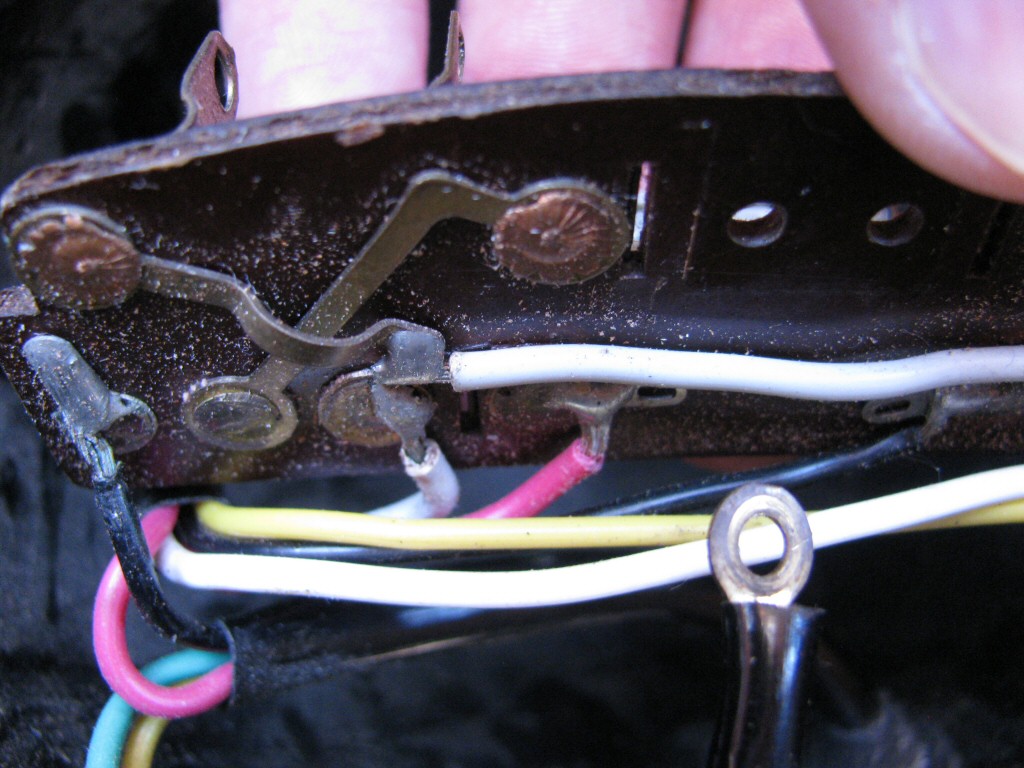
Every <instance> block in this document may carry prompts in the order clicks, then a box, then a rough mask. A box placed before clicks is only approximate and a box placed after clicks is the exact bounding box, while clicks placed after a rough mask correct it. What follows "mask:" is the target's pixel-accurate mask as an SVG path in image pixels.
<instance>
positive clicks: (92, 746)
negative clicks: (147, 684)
mask: <svg viewBox="0 0 1024 768" xmlns="http://www.w3.org/2000/svg"><path fill="white" fill-rule="evenodd" d="M229 659H230V657H229V656H228V655H227V654H226V653H211V652H210V651H199V650H195V649H192V648H190V649H188V650H185V651H178V652H177V653H172V654H171V655H169V656H164V657H163V658H162V659H157V660H156V661H154V662H152V663H151V664H147V665H146V666H145V667H144V668H143V669H142V674H143V675H145V676H146V678H148V679H149V680H151V681H152V682H153V683H156V684H158V685H172V684H174V683H179V682H181V681H182V680H188V679H190V678H193V677H196V676H197V675H203V674H206V673H207V672H209V671H210V670H212V669H214V668H216V667H217V666H219V665H221V664H223V663H224V662H225V661H228V660H229ZM134 714H135V712H134V710H133V709H132V708H131V706H130V705H129V704H128V702H126V701H125V700H124V699H122V698H121V697H120V696H118V695H117V694H114V695H113V696H111V697H110V698H109V699H108V700H107V703H106V705H105V706H104V707H103V710H102V711H101V712H100V716H99V717H98V718H97V719H96V725H95V727H94V728H93V731H92V738H91V739H90V741H89V749H88V751H87V752H86V756H85V768H117V766H119V765H120V764H121V755H122V753H123V751H124V744H125V739H126V738H127V736H128V731H129V729H130V728H131V725H132V716H133V715H134Z"/></svg>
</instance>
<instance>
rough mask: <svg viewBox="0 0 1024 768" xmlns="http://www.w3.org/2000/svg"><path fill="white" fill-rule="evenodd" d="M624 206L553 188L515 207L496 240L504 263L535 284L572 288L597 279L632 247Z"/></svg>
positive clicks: (498, 225) (503, 219)
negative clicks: (623, 210) (594, 278)
mask: <svg viewBox="0 0 1024 768" xmlns="http://www.w3.org/2000/svg"><path fill="white" fill-rule="evenodd" d="M628 238H629V228H628V226H627V222H626V217H625V216H624V215H623V213H622V210H621V208H619V206H618V205H616V204H615V202H613V201H612V200H610V199H609V198H607V197H606V196H604V195H603V194H601V193H599V192H596V191H591V190H587V189H579V188H571V189H551V190H546V191H543V192H538V193H535V194H534V195H531V197H530V198H528V199H527V200H526V201H525V202H523V203H520V204H519V205H515V206H513V207H512V208H509V210H508V211H506V212H505V214H504V215H503V216H502V217H501V218H500V219H499V220H498V222H497V223H496V224H495V225H494V234H493V236H492V238H491V241H492V243H493V246H494V254H495V257H496V259H497V262H498V264H499V265H501V266H502V267H504V268H505V269H507V270H508V271H509V272H511V273H512V274H513V275H515V276H516V277H519V278H522V279H524V280H529V281H530V282H532V283H545V284H547V285H569V284H571V283H581V282H583V281H584V280H589V279H591V278H593V277H597V276H598V275H600V274H601V273H602V272H604V271H605V270H607V269H608V268H609V267H610V266H611V265H612V264H614V263H615V262H616V261H618V260H619V257H620V256H622V253H623V251H624V250H625V249H626V246H627V245H628V243H629V240H628Z"/></svg>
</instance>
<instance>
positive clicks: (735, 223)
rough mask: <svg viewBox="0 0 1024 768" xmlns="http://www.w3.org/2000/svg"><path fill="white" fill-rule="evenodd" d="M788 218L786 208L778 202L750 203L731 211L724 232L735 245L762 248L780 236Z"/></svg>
mask: <svg viewBox="0 0 1024 768" xmlns="http://www.w3.org/2000/svg"><path fill="white" fill-rule="evenodd" d="M788 218H789V217H788V216H787V214H786V209H785V208H783V207H782V206H781V205H779V204H778V203H767V202H757V203H751V204H750V205H745V206H743V207H742V208H740V209H739V210H738V211H736V212H735V213H733V215H732V217H731V218H730V219H729V223H728V224H727V225H726V233H727V234H728V235H729V239H730V240H732V241H733V242H734V243H736V245H741V246H743V247H744V248H763V247H764V246H766V245H771V244H772V243H774V242H775V241H776V240H778V239H779V238H780V237H782V233H783V231H784V230H785V229H786V221H787V220H788Z"/></svg>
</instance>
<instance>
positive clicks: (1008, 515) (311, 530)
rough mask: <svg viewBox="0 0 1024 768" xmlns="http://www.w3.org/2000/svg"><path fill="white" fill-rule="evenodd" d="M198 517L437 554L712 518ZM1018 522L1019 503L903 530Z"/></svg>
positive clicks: (266, 535)
mask: <svg viewBox="0 0 1024 768" xmlns="http://www.w3.org/2000/svg"><path fill="white" fill-rule="evenodd" d="M197 513H198V516H199V520H200V522H201V523H202V524H203V525H205V526H206V527H208V528H210V529H212V530H213V531H215V532H217V533H220V534H223V535H225V536H234V537H237V538H255V539H279V540H285V541H316V542H324V543H329V544H350V545H353V546H364V547H385V548H391V549H435V550H455V549H458V550H488V549H568V548H588V547H660V546H667V545H669V544H682V543H684V542H687V541H697V540H699V539H703V538H706V537H707V533H708V526H709V525H710V524H711V516H710V515H630V516H624V517H535V518H517V519H508V520H480V519H465V518H444V519H441V520H398V519H391V518H384V517H374V516H372V515H364V514H362V513H359V512H332V511H328V510H318V509H286V508H281V509H276V508H260V507H232V506H228V505H226V504H221V503H219V502H214V501H208V502H203V503H201V504H199V505H198V506H197ZM812 514H813V513H812ZM753 522H757V521H753ZM762 522H764V521H762ZM1021 522H1024V499H1021V500H1018V501H1012V502H1006V503H1003V504H997V505H994V506H990V507H984V508H981V509H977V510H974V511H971V512H965V513H963V514H961V515H956V516H953V517H948V518H944V519H942V520H936V521H935V522H932V523H927V524H925V525H921V526H917V527H916V528H911V529H908V530H930V529H937V528H956V527H969V526H980V525H1005V524H1011V523H1021Z"/></svg>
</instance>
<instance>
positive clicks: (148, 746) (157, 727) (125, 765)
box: [121, 715, 171, 768]
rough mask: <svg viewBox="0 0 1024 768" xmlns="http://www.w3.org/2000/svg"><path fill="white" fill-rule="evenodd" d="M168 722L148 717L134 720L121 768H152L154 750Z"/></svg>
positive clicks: (163, 719) (161, 718)
mask: <svg viewBox="0 0 1024 768" xmlns="http://www.w3.org/2000/svg"><path fill="white" fill-rule="evenodd" d="M170 722H171V721H170V720H167V719H166V718H163V717H150V716H149V715H143V716H142V717H140V718H139V719H138V720H136V721H135V725H134V726H133V727H132V730H131V733H129V734H128V740H127V741H126V742H125V745H124V757H123V758H122V759H121V768H152V765H153V757H154V755H156V748H157V747H158V746H159V745H160V739H161V737H163V735H164V731H165V730H167V725H168V723H170Z"/></svg>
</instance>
